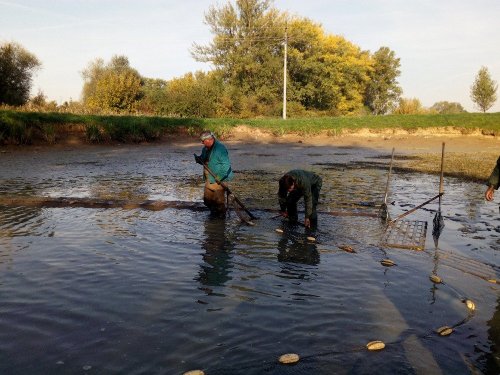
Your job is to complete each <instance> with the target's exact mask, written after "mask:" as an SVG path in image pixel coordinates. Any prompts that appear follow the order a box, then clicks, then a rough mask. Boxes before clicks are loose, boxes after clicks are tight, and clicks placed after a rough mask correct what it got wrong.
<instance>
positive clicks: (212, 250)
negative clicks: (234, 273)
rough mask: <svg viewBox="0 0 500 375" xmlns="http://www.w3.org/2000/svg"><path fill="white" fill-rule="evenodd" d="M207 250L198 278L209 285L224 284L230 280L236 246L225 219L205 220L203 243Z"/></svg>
mask: <svg viewBox="0 0 500 375" xmlns="http://www.w3.org/2000/svg"><path fill="white" fill-rule="evenodd" d="M201 247H202V248H203V249H204V250H205V253H204V254H203V261H204V263H203V264H202V265H201V267H200V268H201V269H200V272H199V274H198V277H197V280H198V281H199V282H201V283H202V284H203V285H207V286H222V285H224V284H225V283H226V281H228V280H230V279H231V277H230V276H229V274H230V268H231V267H232V266H231V263H230V260H231V255H230V252H231V250H232V249H233V248H234V245H233V243H232V242H231V241H229V240H228V238H227V236H226V223H225V220H221V219H213V220H206V221H205V239H204V241H203V243H202V245H201Z"/></svg>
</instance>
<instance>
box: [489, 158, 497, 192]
mask: <svg viewBox="0 0 500 375" xmlns="http://www.w3.org/2000/svg"><path fill="white" fill-rule="evenodd" d="M488 186H493V187H494V188H495V189H498V186H500V157H499V158H498V160H497V164H496V165H495V168H493V171H492V172H491V175H490V178H488Z"/></svg>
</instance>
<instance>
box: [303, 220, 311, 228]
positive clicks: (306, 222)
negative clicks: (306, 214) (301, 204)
mask: <svg viewBox="0 0 500 375" xmlns="http://www.w3.org/2000/svg"><path fill="white" fill-rule="evenodd" d="M304 226H305V227H306V228H311V220H309V219H308V218H305V219H304Z"/></svg>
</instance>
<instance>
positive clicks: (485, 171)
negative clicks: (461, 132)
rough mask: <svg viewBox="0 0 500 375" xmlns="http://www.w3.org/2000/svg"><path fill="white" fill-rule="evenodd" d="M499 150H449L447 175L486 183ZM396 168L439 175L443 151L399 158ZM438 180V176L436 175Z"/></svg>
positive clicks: (446, 161) (446, 163)
mask: <svg viewBox="0 0 500 375" xmlns="http://www.w3.org/2000/svg"><path fill="white" fill-rule="evenodd" d="M499 154H500V150H499V152H481V153H477V152H474V153H465V152H447V153H446V154H445V159H444V175H445V177H456V178H459V179H461V180H465V181H473V182H478V183H486V181H487V179H488V177H489V176H490V174H491V171H492V169H493V168H494V167H495V165H496V161H497V159H498V156H499ZM395 164H396V165H395V170H399V171H411V172H421V173H426V174H434V175H436V176H438V175H439V174H440V168H441V153H439V154H415V155H412V156H411V157H410V158H408V159H407V160H405V159H402V160H397V159H396V163H395ZM436 181H438V178H437V177H436Z"/></svg>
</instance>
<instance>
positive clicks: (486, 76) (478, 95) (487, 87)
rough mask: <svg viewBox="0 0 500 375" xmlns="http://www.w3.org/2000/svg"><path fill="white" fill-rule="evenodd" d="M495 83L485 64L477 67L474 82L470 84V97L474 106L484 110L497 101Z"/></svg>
mask: <svg viewBox="0 0 500 375" xmlns="http://www.w3.org/2000/svg"><path fill="white" fill-rule="evenodd" d="M497 89H498V85H497V83H496V82H495V81H494V80H493V79H491V76H490V72H489V71H488V68H486V67H485V66H483V67H481V69H479V72H478V73H477V76H476V79H475V81H474V84H473V85H472V86H471V90H470V97H471V99H472V101H473V102H474V103H475V104H476V106H477V107H478V108H479V109H480V110H481V111H483V113H484V112H486V111H487V110H488V109H490V108H491V106H492V105H493V104H495V102H496V101H497Z"/></svg>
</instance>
